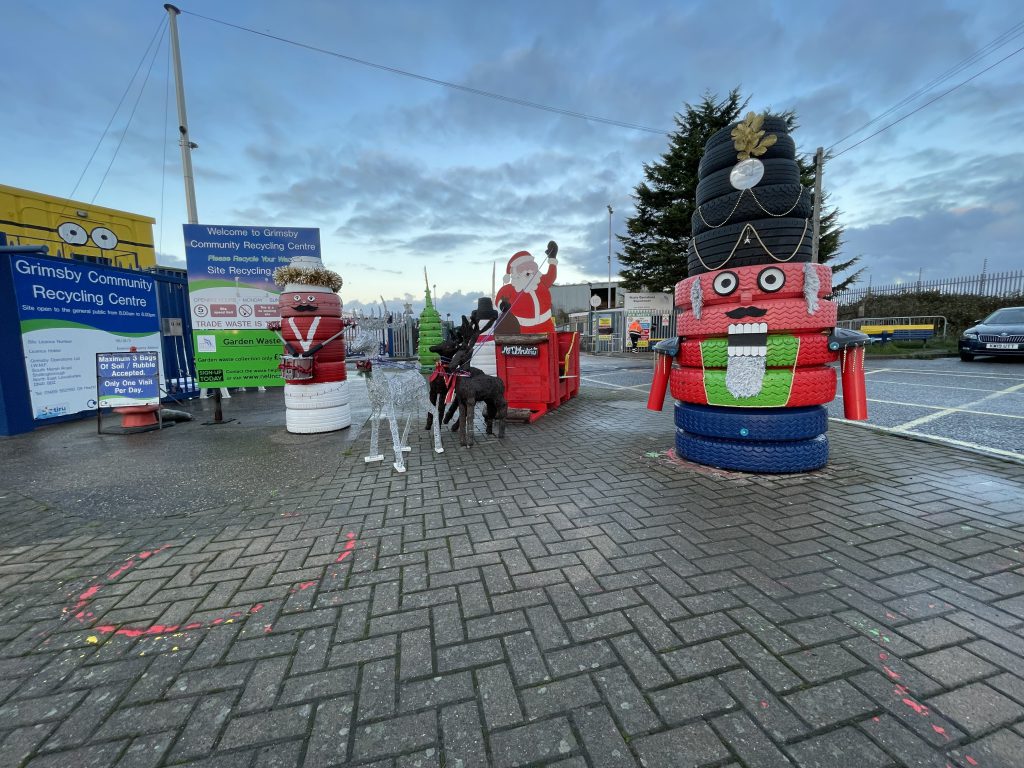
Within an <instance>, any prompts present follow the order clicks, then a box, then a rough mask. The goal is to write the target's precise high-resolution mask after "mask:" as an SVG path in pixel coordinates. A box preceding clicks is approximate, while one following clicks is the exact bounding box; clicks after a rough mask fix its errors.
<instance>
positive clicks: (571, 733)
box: [0, 389, 1024, 768]
mask: <svg viewBox="0 0 1024 768" xmlns="http://www.w3.org/2000/svg"><path fill="white" fill-rule="evenodd" d="M252 401H253V402H257V400H256V399H255V398H253V399H252ZM265 401H266V399H265V400H264V401H263V402H265ZM246 407H247V405H246V402H245V398H234V399H233V400H232V401H231V408H232V412H233V413H236V414H237V413H245V409H246ZM249 421H250V422H252V420H249ZM256 421H257V422H258V420H256ZM671 421H672V420H671V417H670V415H669V413H668V412H666V413H663V414H650V413H648V412H646V411H645V410H644V409H643V396H642V395H641V394H640V393H637V392H635V391H632V392H631V391H628V390H622V391H608V390H596V389H591V390H585V391H584V396H583V397H581V398H580V399H579V400H576V401H574V402H572V403H570V404H569V405H567V406H565V407H563V408H562V409H561V410H560V411H559V412H556V413H555V414H552V415H550V416H548V417H546V418H545V419H543V420H542V421H540V422H538V423H537V424H534V425H532V426H529V427H526V426H512V427H510V429H509V436H508V439H507V440H505V441H504V442H503V443H501V444H499V443H498V441H497V440H494V439H488V440H486V441H482V442H481V443H480V444H478V445H477V447H476V448H475V449H474V450H473V451H472V452H471V453H470V452H467V451H465V450H459V449H458V448H457V447H456V445H455V442H454V441H453V440H452V439H451V438H448V439H447V442H446V445H447V446H448V451H447V452H446V453H445V454H444V455H442V456H437V457H435V456H434V454H432V453H431V452H430V451H429V440H428V437H427V436H426V435H425V434H417V436H416V440H417V443H416V449H415V451H414V452H413V454H412V455H411V456H410V458H409V462H410V469H409V472H408V473H407V474H405V475H397V474H395V473H393V472H392V471H391V469H390V467H389V466H387V465H385V466H384V467H380V466H377V465H364V463H363V462H362V459H361V456H362V455H363V454H364V453H365V451H366V444H367V442H368V435H367V433H366V431H365V430H364V431H363V432H362V433H361V434H355V435H349V436H347V437H337V438H330V439H325V438H318V439H315V440H312V439H311V440H310V444H311V445H314V446H315V447H316V455H315V456H314V455H309V454H305V455H304V454H303V452H302V451H301V450H298V451H296V450H295V446H296V445H300V446H301V443H296V442H295V441H294V440H292V439H291V438H286V437H283V436H282V435H281V434H280V433H279V431H278V432H276V433H275V432H268V431H267V430H268V428H267V427H264V426H258V427H257V426H253V427H246V426H245V424H246V423H249V422H246V419H242V422H243V424H242V425H241V426H237V427H230V426H229V427H218V428H205V430H206V431H204V428H200V427H199V426H198V425H189V426H183V427H178V428H176V429H175V430H172V431H171V433H168V434H167V435H165V436H161V437H160V438H159V440H155V439H153V438H130V439H129V440H130V441H134V442H131V443H124V442H120V441H121V439H120V438H110V437H104V438H95V439H92V438H90V439H89V440H86V438H85V437H83V436H82V434H81V429H82V427H81V426H71V427H58V428H56V429H50V430H45V431H43V432H39V433H36V434H35V435H33V436H31V438H25V439H22V438H19V439H18V440H17V441H2V442H0V458H4V457H6V459H7V460H8V461H7V464H6V466H8V468H10V467H16V468H17V471H16V472H11V471H7V472H5V473H4V474H3V475H2V479H0V486H2V489H0V520H2V521H3V528H2V530H0V741H2V747H0V764H3V765H31V766H33V768H35V767H37V766H38V767H41V766H90V767H91V766H119V767H127V766H132V767H140V768H141V767H143V766H165V765H166V766H171V765H174V766H178V765H194V766H218V767H221V766H254V767H255V766H259V767H261V768H269V767H270V766H292V765H306V766H332V765H373V766H401V767H403V768H404V767H406V766H409V767H412V766H417V767H420V766H422V767H423V768H426V767H427V766H438V767H439V766H446V767H447V768H455V767H457V766H462V767H463V768H470V767H471V766H485V765H495V766H526V765H559V766H566V767H568V766H602V767H603V766H628V765H637V764H642V765H647V766H650V767H652V768H653V767H654V766H720V767H725V766H728V767H729V768H736V767H738V766H746V767H747V768H762V767H769V766H800V767H801V768H810V767H811V766H821V767H822V768H843V766H856V768H874V767H875V766H889V765H906V766H915V767H917V766H921V767H923V768H930V767H931V766H935V768H946V767H947V766H951V767H953V768H1020V766H1021V765H1024V549H1022V542H1024V472H1022V470H1021V467H1020V466H1017V465H1012V464H1006V463H1001V462H999V461H997V460H991V459H986V458H982V457H979V456H976V455H973V454H967V453H962V452H958V451H955V450H952V449H948V448H944V447H940V446H934V445H926V444H922V443H916V442H911V441H908V440H904V439H900V438H897V437H891V436H884V435H877V434H875V433H872V432H870V431H867V430H863V429H858V428H854V427H849V426H842V425H838V426H836V425H833V427H832V439H833V458H832V462H831V464H830V466H829V467H828V468H827V469H826V470H824V471H822V472H818V473H813V474H810V475H806V476H800V477H782V478H770V477H762V478H759V477H749V476H741V475H730V474H727V473H721V472H715V471H711V470H708V469H706V468H696V467H693V466H690V465H684V464H680V463H678V462H675V461H673V459H672V458H671V457H670V456H668V455H666V454H665V449H666V448H668V447H669V446H670V445H671V441H672V430H673V427H672V424H671ZM270 429H272V428H270ZM74 430H79V433H76V434H78V437H76V438H75V439H76V440H78V441H79V442H78V443H77V444H79V445H80V444H83V443H85V444H89V445H93V446H94V448H93V450H91V451H88V452H87V453H86V454H85V455H82V454H81V452H80V451H76V453H75V455H74V457H73V460H74V466H66V468H65V470H64V471H65V472H67V473H72V474H71V476H72V477H74V474H75V473H78V475H79V476H80V477H81V478H82V485H83V487H84V488H87V489H88V491H87V492H84V491H83V492H82V493H81V494H79V496H78V497H77V498H76V496H75V492H74V488H75V484H74V482H73V481H72V482H70V483H69V481H68V479H67V477H61V478H59V479H58V478H57V477H56V476H55V477H54V481H53V486H54V488H48V484H47V482H46V478H45V476H43V477H40V476H39V474H38V473H33V472H32V470H31V466H32V462H27V463H26V462H25V461H24V457H25V456H26V455H30V456H31V455H34V454H33V453H32V452H33V451H36V452H39V454H40V455H42V454H43V453H45V452H46V451H45V450H44V449H43V448H42V447H40V446H41V445H42V444H43V442H47V441H48V442H47V444H49V445H50V446H54V445H57V446H59V445H60V444H61V441H62V440H64V439H65V437H64V436H65V435H70V434H72V433H73V432H74ZM210 430H227V431H224V432H219V431H218V432H216V433H214V432H211V431H210ZM230 430H234V431H230ZM174 433H177V434H174ZM225 435H226V436H225ZM90 440H93V442H90ZM112 440H113V441H115V442H111V441H112ZM208 440H217V441H220V442H221V443H222V444H230V442H231V441H232V440H234V441H236V442H237V450H238V451H239V455H241V454H242V453H244V452H245V451H248V450H250V449H251V446H252V445H253V444H256V443H265V444H267V445H270V446H271V448H273V446H274V445H279V446H281V445H283V446H285V447H286V448H287V450H284V449H283V448H282V451H281V452H280V453H281V455H287V461H288V462H289V464H288V471H287V472H285V473H283V474H282V472H281V468H280V467H278V466H273V462H274V456H275V451H274V450H268V451H264V452H262V453H259V454H256V455H252V456H251V457H249V458H247V460H246V462H244V466H239V463H238V462H235V463H232V464H230V465H229V466H230V471H231V472H232V473H238V472H243V471H244V477H241V478H240V477H238V476H236V475H234V474H233V475H232V477H231V479H230V483H229V481H228V479H227V478H225V480H224V482H225V484H231V483H233V485H231V487H233V488H235V489H236V490H235V491H233V492H232V496H231V498H229V499H226V500H225V499H224V494H223V489H222V488H221V486H220V484H218V482H217V475H216V472H215V471H214V472H211V471H210V468H209V466H207V467H205V468H204V469H202V470H201V471H200V470H197V472H196V474H195V477H196V478H197V479H196V481H195V482H196V483H198V484H200V485H202V484H203V483H213V484H216V485H217V488H213V487H211V488H210V493H209V495H208V496H206V495H204V494H203V493H198V494H197V495H195V496H192V497H188V499H187V501H182V500H181V499H180V498H175V499H168V500H167V503H165V504H162V505H160V508H159V509H158V508H156V506H155V505H153V504H152V503H150V501H149V500H150V499H151V498H152V494H151V490H152V489H151V487H150V489H149V491H147V492H146V493H143V492H142V491H138V492H136V491H133V490H132V487H131V485H130V484H129V483H128V482H127V480H126V479H125V478H126V477H127V476H128V475H130V474H131V473H130V472H126V471H125V470H124V469H123V466H124V463H125V461H126V459H125V455H126V454H125V453H124V451H126V450H127V449H126V448H125V447H124V446H126V445H127V446H130V447H132V448H133V450H136V453H135V454H132V455H136V456H137V455H139V454H138V452H137V451H138V450H142V451H144V452H145V455H146V461H147V465H148V466H152V467H155V469H156V470H159V471H173V470H174V469H175V467H180V464H181V461H182V458H183V455H185V453H183V452H187V450H188V445H189V442H190V441H193V442H194V441H208ZM275 441H276V442H275ZM154 446H155V447H154ZM161 446H162V447H161ZM47 450H50V451H53V450H56V449H54V448H52V447H51V448H49V449H47ZM26 452H28V453H26ZM245 455H246V456H249V454H245ZM19 457H20V461H19ZM66 458H67V460H68V461H69V462H70V461H71V460H72V456H71V455H70V454H69V455H68V456H67V457H66ZM40 461H42V459H40ZM161 462H163V465H161ZM261 462H265V463H261ZM50 471H51V472H52V471H55V470H54V469H53V468H52V467H51V469H50ZM139 471H141V470H139ZM97 476H100V477H103V478H105V480H104V482H102V483H96V482H94V481H89V480H87V478H95V477H97ZM282 478H284V479H282ZM288 478H291V479H290V480H289V479H288ZM57 488H59V489H61V490H60V491H59V492H58V491H57V490H55V489H57ZM19 489H22V490H20V491H19ZM26 489H27V490H26ZM204 498H208V502H207V503H203V499H204ZM111 509H115V510H117V512H116V514H115V513H112V512H109V510H111Z"/></svg>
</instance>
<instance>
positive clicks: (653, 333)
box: [558, 309, 679, 354]
mask: <svg viewBox="0 0 1024 768" xmlns="http://www.w3.org/2000/svg"><path fill="white" fill-rule="evenodd" d="M678 313H679V310H673V311H672V312H670V313H665V314H652V315H644V316H643V317H644V318H645V319H646V318H648V317H649V318H650V323H651V324H650V330H649V338H647V339H644V340H643V342H644V343H643V344H642V346H640V348H639V350H638V351H639V352H641V353H644V352H650V351H651V347H652V346H653V345H654V344H656V343H657V342H659V341H661V340H662V339H667V338H675V335H676V317H677V316H678ZM602 319H604V320H606V321H610V326H609V325H605V327H603V328H602V327H601V320H602ZM631 319H632V317H627V316H626V314H625V312H624V310H622V309H612V310H601V311H599V312H591V313H585V312H580V313H574V314H573V315H570V316H569V322H568V323H566V324H564V325H560V326H559V327H558V330H560V331H573V332H575V333H578V334H579V335H580V350H581V351H583V352H593V353H596V354H601V353H602V352H605V353H608V352H628V351H629V349H630V344H631V342H630V338H629V331H628V329H629V321H630V320H631Z"/></svg>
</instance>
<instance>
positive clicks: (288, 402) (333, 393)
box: [284, 381, 349, 411]
mask: <svg viewBox="0 0 1024 768" xmlns="http://www.w3.org/2000/svg"><path fill="white" fill-rule="evenodd" d="M348 401H349V396H348V382H347V381H331V382H327V383H326V384H322V383H321V384H308V385H306V386H305V387H296V386H294V385H292V384H285V386H284V406H285V408H292V409H295V410H298V411H310V410H314V409H316V408H335V407H337V406H339V405H347V404H348Z"/></svg>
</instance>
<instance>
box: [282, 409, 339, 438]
mask: <svg viewBox="0 0 1024 768" xmlns="http://www.w3.org/2000/svg"><path fill="white" fill-rule="evenodd" d="M284 420H285V428H286V429H287V430H288V431H289V432H292V433H294V434H297V435H313V434H317V433H320V432H334V431H335V430H338V429H345V427H348V426H351V424H352V409H351V407H350V406H349V405H348V404H347V403H346V404H345V405H336V406H334V407H333V408H316V409H314V410H309V411H303V410H296V409H293V408H288V409H286V410H285V412H284Z"/></svg>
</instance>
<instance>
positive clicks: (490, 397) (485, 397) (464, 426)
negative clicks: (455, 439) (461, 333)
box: [449, 348, 508, 448]
mask: <svg viewBox="0 0 1024 768" xmlns="http://www.w3.org/2000/svg"><path fill="white" fill-rule="evenodd" d="M471 355H472V351H471V350H470V349H466V348H462V349H459V350H458V351H457V352H456V353H455V354H454V355H453V356H452V361H451V365H450V366H449V367H450V369H451V370H452V371H453V372H457V371H459V370H460V369H461V370H466V369H467V367H468V365H469V359H470V356H471ZM455 399H456V400H457V402H458V404H459V445H461V446H465V447H466V448H472V447H473V432H474V425H473V422H474V421H475V420H476V404H477V403H479V402H482V403H484V404H485V407H484V424H486V425H487V430H486V431H487V434H488V435H490V434H493V433H494V422H495V421H497V422H498V437H499V438H503V437H505V419H506V418H507V417H508V401H507V400H506V399H505V383H504V382H503V381H502V380H501V379H499V378H498V377H497V376H488V375H487V374H486V373H483V372H482V371H481V372H480V373H476V374H473V375H469V376H467V375H462V376H459V377H458V378H457V379H456V383H455Z"/></svg>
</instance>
